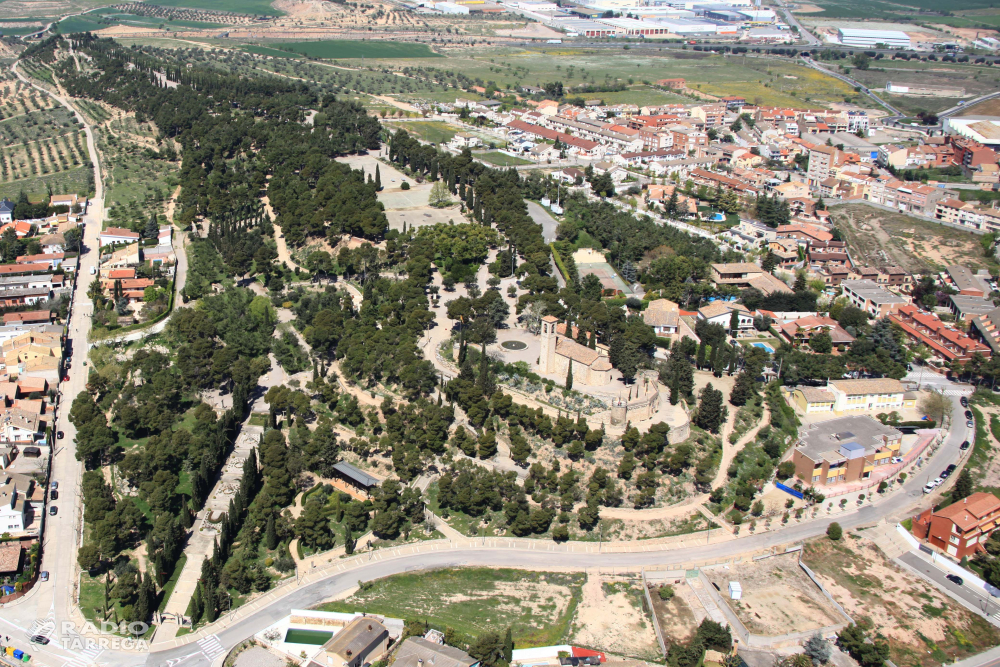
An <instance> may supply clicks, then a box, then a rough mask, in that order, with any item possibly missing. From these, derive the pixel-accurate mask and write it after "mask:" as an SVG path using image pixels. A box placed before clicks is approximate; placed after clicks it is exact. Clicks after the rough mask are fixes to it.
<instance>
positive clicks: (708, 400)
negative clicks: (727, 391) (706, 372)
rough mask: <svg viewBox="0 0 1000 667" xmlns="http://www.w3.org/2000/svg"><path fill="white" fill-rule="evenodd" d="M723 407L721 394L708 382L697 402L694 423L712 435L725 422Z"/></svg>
mask: <svg viewBox="0 0 1000 667" xmlns="http://www.w3.org/2000/svg"><path fill="white" fill-rule="evenodd" d="M725 419H726V415H725V407H724V406H723V405H722V392H721V391H717V390H716V389H715V388H714V387H713V386H712V383H711V382H709V383H708V384H707V385H705V388H704V389H702V390H701V400H700V401H699V402H698V415H697V418H696V420H695V423H696V424H697V425H698V426H699V427H701V428H703V429H705V430H706V431H711V432H712V433H717V432H718V430H719V426H721V425H722V422H723V421H725Z"/></svg>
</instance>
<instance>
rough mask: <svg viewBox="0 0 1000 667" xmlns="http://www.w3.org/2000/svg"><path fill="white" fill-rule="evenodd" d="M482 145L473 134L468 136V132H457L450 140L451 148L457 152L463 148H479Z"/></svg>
mask: <svg viewBox="0 0 1000 667" xmlns="http://www.w3.org/2000/svg"><path fill="white" fill-rule="evenodd" d="M482 143H483V142H482V141H480V140H479V137H477V136H476V135H474V134H469V133H468V132H459V133H457V134H456V135H455V136H454V137H452V138H451V147H452V148H457V149H459V150H461V149H463V148H475V147H477V146H481V145H482Z"/></svg>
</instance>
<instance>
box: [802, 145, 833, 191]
mask: <svg viewBox="0 0 1000 667" xmlns="http://www.w3.org/2000/svg"><path fill="white" fill-rule="evenodd" d="M839 158H840V151H839V150H837V149H836V148H834V147H833V146H813V147H811V148H810V149H809V169H808V170H807V171H806V177H807V178H808V179H809V185H811V186H813V187H819V184H820V183H821V182H822V181H824V180H826V179H827V178H830V174H831V170H832V169H833V167H834V166H835V165H836V164H837V162H838V160H839Z"/></svg>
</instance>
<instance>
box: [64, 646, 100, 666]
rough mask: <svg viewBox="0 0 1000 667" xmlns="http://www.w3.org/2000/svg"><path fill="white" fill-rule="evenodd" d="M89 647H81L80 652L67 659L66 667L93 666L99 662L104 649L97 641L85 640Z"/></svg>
mask: <svg viewBox="0 0 1000 667" xmlns="http://www.w3.org/2000/svg"><path fill="white" fill-rule="evenodd" d="M85 644H87V647H86V648H84V649H81V650H80V651H79V652H78V654H77V655H76V656H74V657H72V658H70V659H69V660H67V661H66V665H65V667H92V666H93V665H95V664H97V658H98V657H99V656H100V655H101V654H102V653H104V649H102V648H101V647H100V646H98V645H97V644H96V643H95V642H85Z"/></svg>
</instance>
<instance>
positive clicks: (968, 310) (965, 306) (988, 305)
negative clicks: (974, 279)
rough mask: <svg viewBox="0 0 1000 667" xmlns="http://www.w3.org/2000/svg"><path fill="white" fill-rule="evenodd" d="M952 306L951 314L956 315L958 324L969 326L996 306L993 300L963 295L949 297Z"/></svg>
mask: <svg viewBox="0 0 1000 667" xmlns="http://www.w3.org/2000/svg"><path fill="white" fill-rule="evenodd" d="M948 299H949V301H950V305H951V312H952V313H954V314H955V321H956V322H965V323H966V324H969V323H970V322H972V320H973V318H976V317H979V316H980V315H985V314H986V313H988V312H990V311H991V310H993V309H994V308H996V305H994V303H993V300H992V299H987V298H985V297H981V296H964V295H962V294H952V295H951V296H949V297H948Z"/></svg>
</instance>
